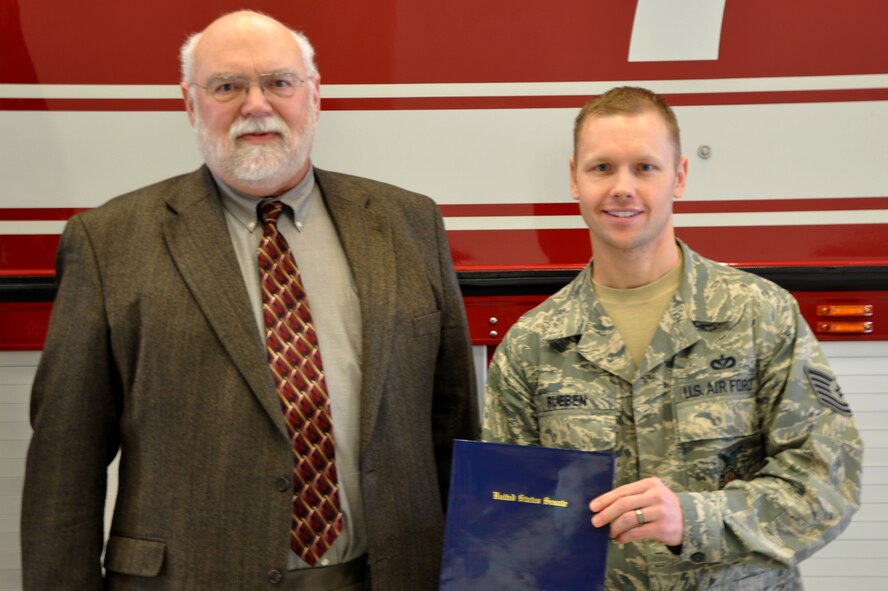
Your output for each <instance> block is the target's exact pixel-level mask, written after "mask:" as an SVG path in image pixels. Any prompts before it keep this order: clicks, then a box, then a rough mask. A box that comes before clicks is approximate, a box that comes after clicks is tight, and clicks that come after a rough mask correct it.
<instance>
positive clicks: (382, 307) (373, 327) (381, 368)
mask: <svg viewBox="0 0 888 591" xmlns="http://www.w3.org/2000/svg"><path fill="white" fill-rule="evenodd" d="M315 178H316V180H317V183H318V186H319V187H320V190H321V194H322V195H323V196H324V202H325V204H326V206H327V210H328V211H329V212H330V217H331V218H332V219H333V223H334V225H335V226H336V231H337V233H338V234H339V240H340V242H341V243H342V248H343V250H344V251H345V256H346V258H347V259H348V264H349V266H350V267H351V272H352V276H353V277H354V281H355V286H356V287H357V290H358V297H359V298H360V301H361V334H362V335H363V336H362V339H361V340H362V356H363V359H362V360H361V372H362V385H361V450H362V452H363V451H364V450H366V448H367V446H368V445H369V443H370V436H371V434H372V433H373V427H374V425H375V424H376V418H377V415H378V414H379V404H380V401H381V400H382V392H383V385H384V380H385V374H386V368H387V367H388V358H389V352H390V350H391V346H390V345H391V340H392V331H393V330H394V323H395V321H394V316H395V305H396V299H395V289H396V281H397V278H396V277H395V252H394V247H393V244H392V237H391V228H390V226H389V224H388V222H387V220H385V219H384V218H383V217H382V216H380V215H378V214H377V213H376V212H375V211H374V207H373V196H372V195H371V194H370V193H368V192H367V191H366V190H365V189H364V188H363V187H362V186H361V185H360V183H359V182H358V181H356V179H354V178H353V177H348V176H344V175H338V174H336V173H331V172H326V171H323V170H319V169H317V168H316V169H315Z"/></svg>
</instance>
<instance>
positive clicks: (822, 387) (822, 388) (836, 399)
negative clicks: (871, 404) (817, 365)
mask: <svg viewBox="0 0 888 591" xmlns="http://www.w3.org/2000/svg"><path fill="white" fill-rule="evenodd" d="M805 373H806V374H807V375H808V381H810V382H811V387H812V388H813V389H814V391H815V392H816V393H817V397H818V398H820V402H821V403H822V404H824V405H826V406H828V407H830V408H831V409H833V410H834V411H836V412H837V413H839V414H843V415H846V416H851V407H850V406H848V403H847V402H845V397H844V396H843V395H842V391H841V390H840V389H839V383H838V382H837V381H836V378H835V376H833V375H830V374H828V373H824V372H822V371H819V370H816V369H811V368H810V367H806V368H805Z"/></svg>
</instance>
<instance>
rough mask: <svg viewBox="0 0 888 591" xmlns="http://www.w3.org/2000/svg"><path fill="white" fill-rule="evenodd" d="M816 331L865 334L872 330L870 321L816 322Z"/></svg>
mask: <svg viewBox="0 0 888 591" xmlns="http://www.w3.org/2000/svg"><path fill="white" fill-rule="evenodd" d="M817 332H821V333H828V334H867V333H871V332H873V323H872V322H818V323H817Z"/></svg>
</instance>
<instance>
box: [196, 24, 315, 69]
mask: <svg viewBox="0 0 888 591" xmlns="http://www.w3.org/2000/svg"><path fill="white" fill-rule="evenodd" d="M246 12H251V13H253V14H258V15H260V16H264V17H267V18H271V17H270V16H268V15H267V14H263V13H261V12H255V11H246ZM220 18H221V17H220ZM272 20H275V19H272ZM276 22H279V21H276ZM279 24H280V25H281V26H282V27H284V28H285V29H287V30H288V31H290V33H292V35H293V38H294V39H296V43H297V44H298V45H299V51H300V52H301V53H302V65H303V66H304V67H305V72H306V75H307V76H308V77H309V78H311V77H314V76H316V75H317V74H318V68H317V66H316V65H315V62H314V55H315V50H314V47H312V45H311V42H310V41H309V40H308V37H306V36H305V33H303V32H302V31H297V30H295V29H291V28H290V27H288V26H286V25H284V24H283V23H279ZM201 36H203V31H201V32H199V33H194V34H192V35H189V37H188V39H186V40H185V43H183V44H182V48H181V49H180V50H179V63H180V65H181V68H182V82H184V83H186V84H193V83H194V49H195V48H196V47H197V44H198V42H199V41H200V38H201Z"/></svg>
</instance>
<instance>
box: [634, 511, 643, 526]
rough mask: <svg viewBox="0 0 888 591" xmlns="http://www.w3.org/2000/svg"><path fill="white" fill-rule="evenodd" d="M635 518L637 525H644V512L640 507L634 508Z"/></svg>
mask: <svg viewBox="0 0 888 591" xmlns="http://www.w3.org/2000/svg"><path fill="white" fill-rule="evenodd" d="M635 520H636V521H638V525H644V513H643V512H642V510H641V509H636V510H635Z"/></svg>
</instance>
